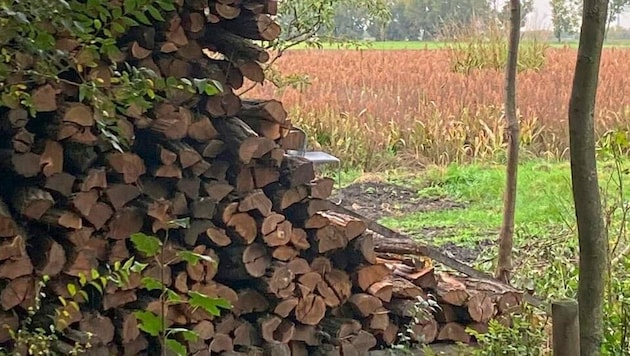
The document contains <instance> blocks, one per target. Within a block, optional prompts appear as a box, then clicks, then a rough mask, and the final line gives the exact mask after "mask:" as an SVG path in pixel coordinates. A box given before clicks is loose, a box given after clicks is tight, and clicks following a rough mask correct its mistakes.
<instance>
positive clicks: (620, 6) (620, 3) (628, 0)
mask: <svg viewBox="0 0 630 356" xmlns="http://www.w3.org/2000/svg"><path fill="white" fill-rule="evenodd" d="M628 5H630V0H610V2H609V3H608V21H607V22H606V38H608V32H609V31H610V27H611V25H612V23H613V22H615V21H617V20H619V17H620V16H621V13H623V12H624V10H625V9H626V8H627V7H628Z"/></svg>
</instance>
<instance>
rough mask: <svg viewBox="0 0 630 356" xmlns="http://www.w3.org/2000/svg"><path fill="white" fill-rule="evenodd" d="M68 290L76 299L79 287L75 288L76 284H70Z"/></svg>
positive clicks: (67, 286)
mask: <svg viewBox="0 0 630 356" xmlns="http://www.w3.org/2000/svg"><path fill="white" fill-rule="evenodd" d="M66 288H67V289H68V293H69V294H70V296H71V297H74V296H75V295H76V294H77V286H75V285H74V284H72V283H68V284H67V285H66Z"/></svg>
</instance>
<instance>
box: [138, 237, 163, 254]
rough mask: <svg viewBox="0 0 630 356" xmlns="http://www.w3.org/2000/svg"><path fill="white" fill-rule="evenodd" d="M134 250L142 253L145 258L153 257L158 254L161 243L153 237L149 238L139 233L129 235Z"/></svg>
mask: <svg viewBox="0 0 630 356" xmlns="http://www.w3.org/2000/svg"><path fill="white" fill-rule="evenodd" d="M131 242H133V245H134V247H135V248H136V250H138V251H140V252H142V253H143V254H144V255H145V256H147V257H154V256H156V255H157V254H158V252H160V248H161V247H162V241H160V240H159V239H158V238H157V237H155V236H149V235H146V234H143V233H141V232H139V233H135V234H133V235H131Z"/></svg>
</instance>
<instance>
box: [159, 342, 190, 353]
mask: <svg viewBox="0 0 630 356" xmlns="http://www.w3.org/2000/svg"><path fill="white" fill-rule="evenodd" d="M164 342H165V343H166V347H167V348H168V349H169V350H171V351H173V352H174V353H175V354H177V355H180V356H186V354H187V352H186V347H185V346H184V345H182V344H181V343H180V342H179V341H177V340H173V339H166V341H164Z"/></svg>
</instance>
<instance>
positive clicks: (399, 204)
mask: <svg viewBox="0 0 630 356" xmlns="http://www.w3.org/2000/svg"><path fill="white" fill-rule="evenodd" d="M341 192H342V198H343V201H342V205H343V206H344V207H346V208H348V209H353V210H354V211H356V212H357V213H359V214H361V215H363V216H365V217H367V218H370V219H372V220H378V219H380V218H382V217H386V216H396V215H403V214H410V213H416V212H427V211H434V210H446V209H458V208H464V207H465V205H464V204H462V203H459V202H456V201H453V200H450V199H448V198H446V199H444V198H420V197H418V192H417V191H416V190H415V189H413V188H407V187H403V186H399V185H396V184H392V183H386V182H362V183H354V184H351V185H349V186H347V187H345V188H343V189H342V190H341Z"/></svg>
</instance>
